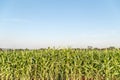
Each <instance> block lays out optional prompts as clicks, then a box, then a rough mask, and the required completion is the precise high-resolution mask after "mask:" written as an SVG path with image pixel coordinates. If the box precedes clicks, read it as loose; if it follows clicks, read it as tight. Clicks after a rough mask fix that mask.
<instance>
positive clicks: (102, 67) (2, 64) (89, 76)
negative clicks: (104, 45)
mask: <svg viewBox="0 0 120 80" xmlns="http://www.w3.org/2000/svg"><path fill="white" fill-rule="evenodd" d="M0 80H120V50H119V49H112V50H107V49H105V50H90V49H84V50H82V49H76V50H75V49H69V48H68V49H44V50H11V51H10V50H4V51H0Z"/></svg>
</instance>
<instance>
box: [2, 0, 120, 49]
mask: <svg viewBox="0 0 120 80" xmlns="http://www.w3.org/2000/svg"><path fill="white" fill-rule="evenodd" d="M119 3H120V0H0V47H2V48H41V47H48V46H51V47H52V46H56V47H87V46H93V47H108V46H116V47H120V37H119V34H120V5H119Z"/></svg>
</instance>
